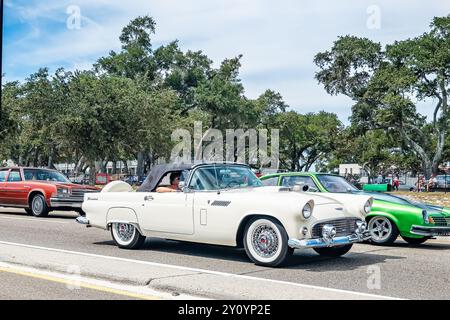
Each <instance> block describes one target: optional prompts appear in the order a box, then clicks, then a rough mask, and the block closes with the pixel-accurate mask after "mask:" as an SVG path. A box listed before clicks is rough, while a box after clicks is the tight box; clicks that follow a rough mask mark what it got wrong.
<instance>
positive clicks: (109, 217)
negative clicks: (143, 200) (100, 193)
mask: <svg viewBox="0 0 450 320" xmlns="http://www.w3.org/2000/svg"><path fill="white" fill-rule="evenodd" d="M117 222H120V223H128V224H132V225H134V226H135V227H136V228H137V229H138V231H139V232H140V233H141V234H143V233H142V230H141V228H140V226H139V221H138V218H137V214H136V212H135V211H134V210H133V209H131V208H127V207H112V208H110V209H109V210H108V213H107V214H106V225H107V228H108V229H109V228H110V227H111V224H112V223H117Z"/></svg>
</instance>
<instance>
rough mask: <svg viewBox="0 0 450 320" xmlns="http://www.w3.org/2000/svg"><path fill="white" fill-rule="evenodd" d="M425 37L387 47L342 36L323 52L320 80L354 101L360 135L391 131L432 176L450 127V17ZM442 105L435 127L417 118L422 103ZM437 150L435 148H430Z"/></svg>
mask: <svg viewBox="0 0 450 320" xmlns="http://www.w3.org/2000/svg"><path fill="white" fill-rule="evenodd" d="M430 28H431V30H430V31H429V32H427V33H424V34H423V35H421V36H419V37H416V38H413V39H407V40H403V41H397V42H395V43H393V44H391V45H387V46H386V47H385V49H384V50H383V49H382V48H381V46H380V45H379V44H377V43H374V42H372V41H370V40H369V39H366V38H357V37H351V36H346V37H340V38H339V39H338V40H337V41H336V42H335V43H334V45H333V47H332V49H331V50H330V51H326V52H323V53H319V54H317V55H316V57H315V63H316V64H317V66H318V67H319V69H320V70H319V71H318V72H317V74H316V79H317V80H318V81H319V82H320V83H321V84H323V86H324V88H325V90H326V91H327V92H328V93H330V94H344V95H347V96H348V97H350V98H351V99H353V100H354V105H353V107H352V117H351V122H352V126H353V127H354V130H355V131H356V132H358V133H359V134H360V135H365V134H366V132H367V131H368V130H379V129H382V130H385V133H386V134H390V135H393V136H396V137H398V139H397V142H396V144H397V145H398V146H399V145H401V144H405V145H407V146H408V147H409V148H410V149H411V150H413V151H414V153H415V154H416V155H417V156H418V157H419V158H420V159H421V161H422V168H423V170H424V171H425V172H426V174H427V175H430V174H431V172H433V173H436V171H437V166H438V165H439V163H440V162H441V161H442V157H443V153H444V147H445V136H446V135H447V130H448V123H449V111H448V94H449V92H450V89H449V82H450V16H447V17H436V18H434V19H433V22H432V23H431V25H430ZM426 99H433V100H434V101H437V104H436V105H435V108H434V112H433V114H434V117H433V122H432V124H431V129H432V130H431V131H430V130H429V129H430V126H429V125H428V124H427V122H426V119H425V117H423V116H421V115H420V114H418V113H417V110H416V104H417V102H418V101H420V100H426ZM430 145H434V146H435V148H434V149H430V148H429V146H430Z"/></svg>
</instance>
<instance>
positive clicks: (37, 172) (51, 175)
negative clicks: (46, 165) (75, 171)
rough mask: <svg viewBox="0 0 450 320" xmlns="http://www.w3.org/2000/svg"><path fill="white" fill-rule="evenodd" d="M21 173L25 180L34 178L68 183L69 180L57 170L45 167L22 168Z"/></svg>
mask: <svg viewBox="0 0 450 320" xmlns="http://www.w3.org/2000/svg"><path fill="white" fill-rule="evenodd" d="M23 173H24V176H25V180H27V181H32V180H36V181H53V182H64V183H70V180H69V179H67V178H66V177H65V176H64V175H63V174H62V173H59V172H58V171H53V170H45V169H23Z"/></svg>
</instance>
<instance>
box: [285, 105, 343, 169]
mask: <svg viewBox="0 0 450 320" xmlns="http://www.w3.org/2000/svg"><path fill="white" fill-rule="evenodd" d="M276 125H277V126H278V127H279V128H280V145H281V146H282V149H280V152H281V153H282V155H281V159H280V162H281V164H282V167H284V168H288V169H290V170H292V171H302V170H305V171H308V170H309V169H310V168H311V166H312V165H313V164H314V163H316V162H317V161H319V160H320V161H324V160H327V159H328V155H329V154H330V152H331V151H332V150H334V148H335V144H336V143H337V141H336V138H337V137H338V133H339V132H340V130H342V123H341V122H340V121H339V119H338V118H337V116H336V115H335V114H333V113H328V112H325V111H320V112H318V113H308V114H306V115H302V114H299V113H297V112H295V111H289V112H284V113H279V114H278V116H277V120H276Z"/></svg>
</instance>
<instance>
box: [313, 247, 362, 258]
mask: <svg viewBox="0 0 450 320" xmlns="http://www.w3.org/2000/svg"><path fill="white" fill-rule="evenodd" d="M352 247H353V244H347V245H345V246H339V247H327V248H313V249H314V251H316V252H317V253H318V254H320V255H321V256H326V257H340V256H343V255H344V254H346V253H347V252H349V251H350V249H351V248H352Z"/></svg>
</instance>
